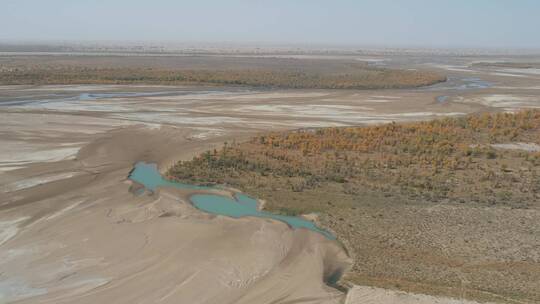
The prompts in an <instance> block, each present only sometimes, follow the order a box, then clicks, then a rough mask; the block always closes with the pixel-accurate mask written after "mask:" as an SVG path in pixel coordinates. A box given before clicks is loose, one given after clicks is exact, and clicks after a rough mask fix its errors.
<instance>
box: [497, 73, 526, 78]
mask: <svg viewBox="0 0 540 304" xmlns="http://www.w3.org/2000/svg"><path fill="white" fill-rule="evenodd" d="M489 74H490V75H494V76H503V77H521V78H523V77H527V76H524V75H517V74H508V73H489Z"/></svg>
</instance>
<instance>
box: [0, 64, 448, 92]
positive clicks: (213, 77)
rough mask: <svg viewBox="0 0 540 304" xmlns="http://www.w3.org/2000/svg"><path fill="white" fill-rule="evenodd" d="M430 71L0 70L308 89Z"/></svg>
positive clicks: (96, 79)
mask: <svg viewBox="0 0 540 304" xmlns="http://www.w3.org/2000/svg"><path fill="white" fill-rule="evenodd" d="M444 80H445V78H444V77H443V76H441V75H438V74H435V73H432V72H418V71H403V70H389V69H374V68H369V69H367V68H366V69H359V70H358V71H355V72H351V73H337V74H327V75H326V74H320V73H306V72H303V71H280V70H174V71H169V70H155V69H89V68H73V69H31V70H22V71H19V70H12V71H9V72H1V73H0V83H1V84H3V85H11V84H160V85H182V84H214V85H245V86H256V87H276V88H309V89H385V88H389V89H390V88H411V87H419V86H426V85H431V84H434V83H438V82H442V81H444Z"/></svg>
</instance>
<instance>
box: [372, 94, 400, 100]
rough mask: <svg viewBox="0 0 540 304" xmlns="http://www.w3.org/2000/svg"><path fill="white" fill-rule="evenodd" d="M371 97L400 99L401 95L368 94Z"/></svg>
mask: <svg viewBox="0 0 540 304" xmlns="http://www.w3.org/2000/svg"><path fill="white" fill-rule="evenodd" d="M370 97H371V98H378V99H401V96H383V95H374V96H370Z"/></svg>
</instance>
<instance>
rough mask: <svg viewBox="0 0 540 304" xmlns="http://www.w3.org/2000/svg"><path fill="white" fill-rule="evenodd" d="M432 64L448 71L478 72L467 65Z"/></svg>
mask: <svg viewBox="0 0 540 304" xmlns="http://www.w3.org/2000/svg"><path fill="white" fill-rule="evenodd" d="M432 66H434V67H436V68H440V69H444V70H447V71H453V72H466V73H478V72H476V71H473V70H470V69H468V67H467V66H459V65H446V64H432Z"/></svg>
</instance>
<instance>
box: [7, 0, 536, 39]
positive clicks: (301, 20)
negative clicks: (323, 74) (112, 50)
mask: <svg viewBox="0 0 540 304" xmlns="http://www.w3.org/2000/svg"><path fill="white" fill-rule="evenodd" d="M538 14H540V2H538V1H533V0H521V1H509V0H491V1H488V0H475V1H466V0H454V1H440V0H438V1H428V0H411V1H396V0H380V1H366V0H364V1H352V0H339V1H332V2H329V1H323V0H315V1H307V0H299V1H285V0H277V1H248V0H232V1H217V0H203V1H172V0H156V1H140V0H130V1H128V0H114V1H92V2H87V1H69V0H51V1H39V0H17V1H13V0H4V1H2V9H1V11H0V28H2V31H1V32H0V40H4V41H6V40H9V41H29V40H30V41H36V40H37V41H48V40H55V41H81V40H82V41H84V40H100V41H101V40H117V41H133V40H135V41H192V42H210V41H212V42H243V43H246V42H260V43H295V44H296V43H309V44H311V43H313V44H339V45H343V44H346V45H384V46H417V47H485V48H499V47H504V48H540V39H538V32H537V30H538V28H540V18H537V17H538Z"/></svg>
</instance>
